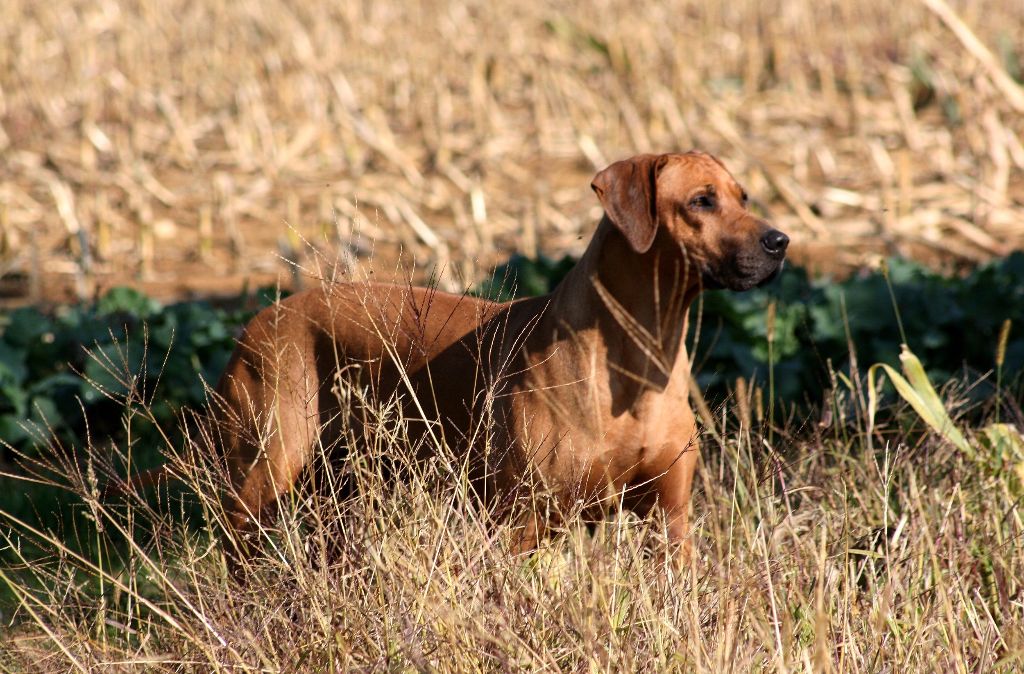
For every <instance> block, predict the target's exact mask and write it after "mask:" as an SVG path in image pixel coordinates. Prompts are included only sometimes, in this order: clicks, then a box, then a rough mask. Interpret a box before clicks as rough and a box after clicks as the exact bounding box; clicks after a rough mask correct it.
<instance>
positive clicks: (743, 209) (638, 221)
mask: <svg viewBox="0 0 1024 674" xmlns="http://www.w3.org/2000/svg"><path fill="white" fill-rule="evenodd" d="M591 187H593V188H594V191H595V192H596V193H597V197H598V199H600V200H601V205H602V206H604V210H605V213H606V214H607V216H608V219H609V220H611V222H612V224H614V225H615V226H616V227H617V228H618V229H619V231H620V232H622V234H623V235H624V236H625V237H626V240H627V241H628V242H629V245H630V246H631V247H632V248H633V250H634V251H636V252H637V253H640V254H643V253H646V252H648V251H649V250H651V248H652V246H654V245H655V242H656V241H658V242H659V245H664V246H668V247H670V248H671V249H674V250H679V251H681V252H682V255H683V256H684V259H685V260H686V261H687V262H688V264H689V265H690V266H689V268H691V269H696V270H698V271H699V272H700V275H701V278H702V282H703V287H705V288H729V289H730V290H749V289H750V288H753V287H755V286H760V285H763V284H765V283H768V282H769V281H771V280H772V279H774V278H775V276H776V275H778V273H779V271H780V270H781V269H782V264H783V261H784V260H785V257H786V247H787V246H788V245H789V237H788V236H786V235H785V234H783V233H782V232H780V231H779V230H777V229H775V228H773V227H772V226H771V225H769V224H768V223H767V222H765V221H764V220H762V219H761V218H759V217H757V216H756V215H754V214H753V213H751V212H750V211H749V210H747V193H746V192H745V191H744V190H743V188H742V187H740V185H739V183H737V182H736V180H735V178H733V177H732V175H731V174H730V173H729V171H728V170H727V169H726V168H725V166H724V165H723V164H722V162H720V161H718V160H717V159H715V158H714V157H712V156H711V155H709V154H705V153H703V152H687V153H686V154H662V155H640V156H637V157H633V158H631V159H626V160H623V161H619V162H615V163H614V164H612V165H611V166H609V167H608V168H606V169H605V170H603V171H601V172H600V173H598V174H597V176H596V177H595V178H594V182H593V183H591Z"/></svg>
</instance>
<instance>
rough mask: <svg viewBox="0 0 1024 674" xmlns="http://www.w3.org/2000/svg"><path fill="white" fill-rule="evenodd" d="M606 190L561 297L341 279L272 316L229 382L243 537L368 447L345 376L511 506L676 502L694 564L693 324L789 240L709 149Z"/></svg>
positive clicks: (223, 384) (758, 275) (645, 162)
mask: <svg viewBox="0 0 1024 674" xmlns="http://www.w3.org/2000/svg"><path fill="white" fill-rule="evenodd" d="M593 188H594V190H595V192H596V193H597V195H598V197H599V199H600V200H601V203H602V205H603V207H604V209H605V217H603V218H602V220H601V222H600V223H599V224H598V227H597V231H596V233H595V234H594V237H593V239H592V241H591V243H590V245H589V246H588V248H587V250H586V252H585V253H584V255H583V256H582V258H581V259H580V261H579V263H578V264H577V265H576V266H575V267H574V268H573V269H572V270H571V271H570V272H569V274H568V275H567V277H566V278H565V279H564V280H563V281H562V283H561V284H560V285H559V286H558V287H557V288H556V289H555V290H554V292H552V293H551V294H550V295H547V296H544V297H535V298H529V299H521V300H516V301H513V302H509V303H494V302H489V301H486V300H482V299H476V298H472V297H465V296H458V295H451V294H447V293H443V292H439V291H436V290H431V289H423V288H408V287H402V286H396V285H383V284H370V283H340V284H333V285H325V286H324V287H323V288H319V289H316V290H310V291H307V292H303V293H299V294H296V295H293V296H292V297H289V298H287V299H285V300H283V301H281V302H280V303H279V304H277V305H275V306H273V307H271V308H268V309H266V310H264V311H263V312H261V313H260V314H259V315H257V316H256V317H255V318H254V319H253V320H252V321H251V322H250V323H249V325H248V326H247V327H246V329H245V331H244V334H243V335H242V337H241V339H240V343H239V346H238V348H237V349H236V351H235V354H234V355H233V357H232V359H231V361H230V363H229V365H228V367H227V370H226V372H225V373H224V376H223V377H222V379H221V381H220V384H219V385H218V392H219V394H220V395H221V396H222V397H223V402H224V403H225V404H226V407H225V408H224V409H222V411H221V413H220V415H219V416H220V418H221V420H222V421H227V419H228V418H229V417H230V418H231V419H233V420H234V421H233V423H225V424H224V428H225V429H227V430H226V431H225V433H224V435H225V444H226V447H225V452H226V458H227V460H228V465H229V469H230V471H231V480H232V485H231V487H232V489H231V490H230V492H229V494H230V495H229V498H228V501H227V505H228V510H229V514H230V517H231V523H232V526H233V527H234V528H236V529H237V530H238V532H239V533H246V532H248V531H250V530H251V529H252V527H253V526H254V524H255V523H256V522H257V521H258V520H259V518H260V517H261V516H262V515H263V514H264V513H265V512H267V510H268V509H269V508H270V506H272V505H273V504H274V503H275V502H276V500H277V499H278V498H279V497H280V496H281V495H282V494H283V493H285V492H286V491H288V490H290V489H291V488H292V487H293V485H294V484H295V482H296V480H297V479H298V478H299V476H300V475H301V474H302V472H303V471H304V470H306V469H307V468H308V466H309V464H310V461H311V458H312V457H313V455H314V453H315V449H316V447H317V446H318V443H322V445H323V446H325V447H331V446H333V445H336V444H337V440H338V435H339V424H338V419H340V418H341V417H340V416H339V415H340V414H344V415H347V416H346V417H345V419H346V420H347V421H348V422H349V423H351V424H354V425H355V426H356V427H357V428H359V429H360V432H364V433H365V432H370V431H369V429H368V428H365V427H364V426H365V425H364V424H363V419H362V416H361V410H360V409H358V406H357V405H356V404H355V403H351V402H346V403H342V402H340V401H341V400H345V398H344V397H339V395H338V391H337V388H336V384H337V380H338V373H339V372H340V373H343V375H344V376H345V377H347V378H348V379H349V380H350V381H351V382H352V383H354V384H356V385H358V386H361V387H364V388H366V389H367V390H370V391H372V392H373V396H374V397H375V398H377V399H382V400H386V399H388V398H389V397H390V396H394V395H396V394H397V395H400V396H402V399H403V401H404V408H403V409H404V413H405V415H406V416H407V418H409V419H411V420H414V434H415V435H417V436H419V437H422V436H424V435H427V434H433V438H431V440H430V441H427V442H423V443H421V444H420V446H421V447H423V448H424V449H423V450H421V451H422V453H423V454H429V453H430V452H431V451H432V449H431V448H433V447H436V446H437V445H436V441H437V440H439V439H440V438H442V437H443V442H445V443H446V444H447V445H448V446H449V447H450V448H451V449H452V450H454V451H456V452H457V453H459V454H460V455H462V456H466V453H469V456H468V457H467V458H469V459H470V460H469V462H468V465H469V466H470V470H471V479H472V482H473V485H474V487H475V488H476V490H477V491H478V493H480V494H481V495H484V496H485V498H487V499H488V500H491V501H493V502H495V503H496V504H497V505H498V506H499V510H501V509H502V508H501V505H502V503H509V502H511V501H512V500H513V499H514V498H516V497H519V496H522V495H523V492H522V489H521V487H523V485H526V484H543V485H544V487H545V491H546V492H547V493H548V494H553V495H554V496H555V497H556V498H560V499H562V500H563V501H566V502H572V501H575V500H576V499H585V500H586V499H593V500H597V501H600V500H601V499H602V498H608V497H609V496H614V499H615V501H616V502H623V503H624V504H625V505H626V506H627V507H629V508H631V509H633V510H635V511H637V512H640V513H646V512H648V511H650V510H651V508H652V507H653V506H655V505H658V506H660V507H661V508H662V509H664V511H665V513H666V517H667V525H668V534H669V536H670V538H671V539H672V540H673V541H676V542H678V543H680V544H681V546H680V547H681V548H682V549H688V547H689V542H688V540H687V539H688V531H689V527H688V508H689V501H690V490H691V485H692V481H693V475H694V470H695V467H696V464H697V456H698V444H697V430H696V426H695V421H694V415H693V412H692V411H691V409H690V406H689V402H688V396H689V389H688V387H689V385H690V362H689V360H688V357H687V353H686V348H685V344H684V338H685V317H686V313H687V309H688V307H689V305H690V303H691V302H692V301H693V299H694V298H695V297H696V296H697V294H698V293H699V292H700V291H701V290H702V289H703V288H705V287H708V286H709V285H710V286H714V287H726V288H732V289H736V290H745V289H747V288H750V287H753V286H754V285H757V284H759V283H762V282H764V281H765V280H767V279H770V278H771V277H773V276H774V275H775V273H777V272H778V270H779V268H780V267H781V265H782V259H783V256H784V252H785V245H786V243H787V242H788V239H786V238H785V235H783V234H781V232H777V231H776V230H773V229H771V228H770V226H769V225H768V224H767V223H765V222H764V221H763V220H761V219H760V218H758V217H756V216H754V215H753V214H752V213H750V212H749V211H748V210H747V209H746V203H745V201H746V196H745V194H744V192H743V190H742V189H741V188H740V186H739V185H738V184H737V183H736V181H735V180H734V179H733V177H732V176H731V175H730V174H729V172H728V171H727V170H726V169H725V167H724V166H723V165H722V164H721V163H720V162H719V161H718V160H717V159H714V158H713V157H711V156H709V155H706V154H704V153H700V152H689V153H686V154H667V155H657V156H655V155H641V156H638V157H634V158H632V159H628V160H625V161H621V162H617V163H615V164H613V165H611V166H610V167H608V168H607V169H605V170H604V171H602V172H601V173H599V174H598V175H597V176H596V177H595V179H594V182H593ZM773 237H774V238H773ZM769 244H771V245H769ZM403 373H404V374H403ZM413 393H415V401H418V402H414V396H413V395H412V394H413ZM345 405H347V406H348V408H347V409H342V407H343V406H345ZM417 419H419V420H422V419H427V420H434V421H436V420H440V422H441V423H440V424H435V425H429V426H428V425H427V424H423V423H419V424H415V420H417ZM261 431H263V433H262V435H263V436H264V440H262V441H261V440H259V439H258V438H259V437H260V435H261ZM336 451H338V452H343V451H345V450H344V449H337V450H336ZM348 451H358V448H350V449H348ZM538 481H539V482H538ZM527 503H528V509H529V504H530V503H531V502H530V501H527ZM540 512H550V511H549V510H548V509H541V508H539V507H538V508H536V509H535V510H534V513H535V516H533V517H531V516H526V517H525V518H524V519H522V520H520V521H519V526H518V528H517V532H518V536H519V539H518V540H519V547H520V548H522V549H530V548H532V547H533V546H534V545H536V543H537V540H538V537H540V536H542V535H543V534H544V530H545V529H546V527H547V525H548V524H550V519H549V517H548V516H545V517H541V516H540V514H539V513H540Z"/></svg>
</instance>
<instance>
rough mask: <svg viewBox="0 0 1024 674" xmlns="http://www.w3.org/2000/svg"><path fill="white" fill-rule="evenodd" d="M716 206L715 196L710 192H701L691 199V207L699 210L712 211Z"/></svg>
mask: <svg viewBox="0 0 1024 674" xmlns="http://www.w3.org/2000/svg"><path fill="white" fill-rule="evenodd" d="M714 207H715V198H714V197H713V196H712V195H710V194H701V195H698V196H696V197H694V198H693V199H690V208H692V209H694V210H698V211H710V210H712V209H713V208H714Z"/></svg>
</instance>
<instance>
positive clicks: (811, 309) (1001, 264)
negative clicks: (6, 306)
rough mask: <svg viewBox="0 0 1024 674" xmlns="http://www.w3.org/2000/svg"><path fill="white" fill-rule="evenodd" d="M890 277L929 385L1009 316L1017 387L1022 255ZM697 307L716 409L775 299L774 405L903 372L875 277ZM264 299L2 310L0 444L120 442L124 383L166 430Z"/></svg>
mask: <svg viewBox="0 0 1024 674" xmlns="http://www.w3.org/2000/svg"><path fill="white" fill-rule="evenodd" d="M573 264H574V261H573V260H572V259H571V258H569V257H564V258H562V259H560V260H557V261H555V260H550V259H547V258H543V257H542V258H539V259H535V260H531V259H527V258H525V257H521V256H515V257H513V258H511V259H510V260H509V262H508V263H506V264H505V265H502V266H500V267H498V268H497V269H496V270H495V271H494V273H493V274H492V276H491V278H490V279H488V280H487V281H485V282H484V283H483V284H481V286H480V287H479V288H478V289H477V292H478V294H481V295H485V296H488V297H493V298H497V299H509V298H511V297H514V296H526V295H537V294H543V293H547V292H550V291H551V290H552V289H553V288H554V286H555V285H557V283H558V282H559V281H560V280H561V279H562V277H564V276H565V274H566V273H567V272H568V271H569V269H571V268H572V266H573ZM889 271H890V276H891V279H892V283H893V290H894V293H895V296H896V302H897V304H898V305H899V307H900V308H901V311H902V313H903V321H904V325H905V328H906V331H907V335H908V339H909V342H910V343H909V344H908V346H909V347H910V348H911V349H912V350H913V352H914V353H916V354H918V355H919V356H920V358H921V360H922V361H923V363H924V364H925V365H926V366H927V368H928V372H929V374H930V375H931V377H932V378H933V379H934V380H937V381H942V380H945V379H948V378H950V377H951V376H953V375H955V374H957V373H964V372H965V370H964V368H966V372H967V373H970V374H974V375H977V374H980V373H983V372H987V371H989V370H990V369H991V368H992V366H993V362H994V351H995V345H996V342H997V339H998V334H999V329H1000V327H1001V324H1002V322H1003V320H1004V319H1007V318H1009V319H1010V320H1011V321H1012V322H1013V326H1014V328H1013V329H1012V330H1011V334H1010V340H1009V343H1008V345H1007V350H1006V361H1005V365H1004V374H1005V376H1006V378H1007V380H1009V381H1011V382H1012V381H1013V378H1014V376H1015V375H1018V374H1019V373H1020V372H1021V371H1022V370H1024V253H1015V254H1013V255H1011V256H1009V257H1007V258H1005V259H1003V260H1000V261H997V262H993V263H991V264H988V265H985V266H982V267H979V268H978V269H976V270H974V271H973V272H971V273H970V274H969V275H967V276H966V277H963V278H959V277H947V276H942V275H940V274H936V273H934V272H931V271H928V270H927V269H925V268H923V267H921V266H920V265H917V264H914V263H912V262H906V261H901V260H892V261H890V262H889ZM702 298H703V300H702V302H700V303H698V305H699V306H694V308H693V311H694V312H695V313H694V316H693V319H694V320H692V321H691V323H692V324H693V325H696V324H697V320H696V318H697V313H696V312H698V311H700V322H699V323H700V333H699V334H696V333H691V335H690V343H691V344H693V343H694V340H696V347H695V348H694V349H693V350H692V351H693V357H694V362H695V365H696V370H697V374H698V380H699V381H700V383H701V385H702V386H703V387H704V390H705V391H706V392H707V393H708V394H709V395H710V398H711V400H713V401H714V400H715V399H716V398H717V399H721V397H722V396H724V395H725V394H726V393H727V390H728V387H729V386H731V385H732V383H733V382H734V381H735V379H736V378H737V377H744V378H746V379H748V380H749V379H751V378H753V379H754V380H755V381H758V382H762V383H763V382H766V381H767V375H768V345H767V330H766V324H765V310H766V307H767V305H768V303H769V302H770V301H775V302H776V320H775V337H774V339H775V343H774V345H773V352H774V357H775V364H774V367H775V382H776V394H777V396H778V397H779V398H780V399H781V400H784V401H790V402H799V403H809V404H816V403H820V402H821V400H822V397H823V396H824V395H825V391H826V389H827V387H828V385H829V382H830V376H829V371H828V363H829V362H831V364H832V366H833V368H834V369H835V370H837V371H846V372H847V373H848V372H849V370H850V354H851V345H852V347H853V353H855V354H856V356H857V358H858V359H859V361H860V362H861V363H863V364H871V363H875V362H888V363H890V364H892V365H898V363H897V361H896V358H897V357H898V355H899V353H900V342H901V340H900V336H899V330H898V328H897V325H896V320H895V316H894V314H893V311H892V302H891V299H890V297H889V291H888V288H887V287H886V282H885V279H884V278H883V276H882V275H881V273H862V274H858V275H855V276H853V277H850V278H848V279H846V280H844V281H841V282H838V283H833V282H830V281H828V280H814V281H812V280H810V279H809V278H808V276H807V274H806V272H805V271H803V270H802V269H799V268H794V267H789V268H787V269H786V270H785V271H784V273H783V274H782V275H781V277H780V279H779V281H777V282H776V283H774V284H772V286H770V287H768V288H764V289H759V290H753V291H751V292H747V293H732V292H727V291H715V292H708V293H705V294H704V295H703V296H702ZM273 300H274V293H272V292H260V293H257V294H256V296H255V297H254V298H251V299H250V300H249V301H248V304H249V307H248V308H247V309H224V308H218V307H215V306H213V305H211V304H209V303H207V302H183V303H180V304H172V305H169V306H162V305H161V304H160V303H159V302H157V301H155V300H153V299H151V298H148V297H146V296H144V295H142V294H141V293H139V292H137V291H135V290H131V289H128V288H115V289H113V290H111V291H110V292H108V293H107V294H106V295H105V296H103V297H102V298H101V299H100V300H99V302H97V303H96V304H95V305H91V306H76V307H68V308H63V309H61V310H59V311H58V312H56V313H55V314H53V315H51V314H46V313H43V312H41V311H39V310H37V309H32V308H25V309H17V310H15V311H12V312H10V313H9V314H7V315H6V316H5V317H3V318H0V330H2V333H0V440H3V441H4V442H5V443H7V444H9V445H11V446H13V447H15V448H17V449H19V450H28V451H31V449H32V448H33V447H34V446H35V445H36V444H38V443H40V442H45V439H46V438H47V437H48V436H49V435H50V433H51V432H52V433H55V434H56V435H57V436H58V437H60V438H61V439H64V440H71V439H73V438H76V437H81V436H82V435H83V434H84V432H85V424H86V419H88V420H89V428H90V432H91V433H92V435H93V439H94V440H96V439H100V438H103V437H115V438H116V437H117V436H118V434H119V432H120V428H121V414H122V412H123V410H122V406H121V405H119V404H118V403H116V402H114V401H111V400H109V399H108V398H107V397H106V396H105V395H104V394H103V392H102V391H103V390H106V391H108V392H111V393H114V394H123V393H125V391H126V387H125V386H124V382H123V381H122V379H123V374H124V373H128V374H131V375H132V376H133V377H135V378H136V382H137V388H138V390H139V391H141V392H143V393H144V394H145V395H147V396H153V395H154V392H155V391H156V385H157V383H158V382H159V383H160V391H159V392H156V403H157V405H156V407H157V408H158V409H159V411H160V413H161V414H162V415H164V417H165V419H163V420H166V421H170V419H171V417H172V415H173V414H175V412H176V410H178V409H179V408H180V407H182V406H183V405H198V404H201V403H202V402H203V400H204V398H205V392H204V388H203V382H204V381H205V382H208V383H213V382H215V381H216V380H217V377H218V376H219V375H220V372H221V371H222V370H223V368H224V366H225V364H226V363H227V359H228V357H229V356H230V354H231V351H232V349H233V348H234V335H235V333H236V332H237V331H238V329H239V328H240V327H241V326H242V325H243V324H244V323H245V321H246V320H248V318H249V317H250V316H251V315H252V313H253V311H254V310H255V309H256V308H258V307H259V306H266V305H267V304H269V303H270V302H272V301H273ZM244 303H245V302H237V303H235V304H236V305H238V306H241V305H242V304H244ZM844 316H845V318H844ZM847 332H848V333H849V341H848V338H847ZM90 354H91V356H90ZM76 373H81V374H82V375H84V377H79V376H78V374H76Z"/></svg>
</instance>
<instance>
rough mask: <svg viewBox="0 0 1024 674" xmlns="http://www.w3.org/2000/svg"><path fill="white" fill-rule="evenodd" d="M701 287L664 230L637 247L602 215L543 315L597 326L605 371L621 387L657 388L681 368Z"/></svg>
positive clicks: (578, 328)
mask: <svg viewBox="0 0 1024 674" xmlns="http://www.w3.org/2000/svg"><path fill="white" fill-rule="evenodd" d="M699 292H700V272H699V269H698V268H697V265H696V264H688V263H687V259H686V257H685V256H684V254H683V252H682V251H681V250H679V247H678V245H677V244H675V243H674V242H673V241H672V239H671V237H670V236H669V235H668V234H667V233H666V232H659V235H658V236H656V237H655V241H654V244H653V245H652V246H651V248H650V249H649V250H648V251H647V252H646V253H639V254H638V253H636V252H635V251H634V250H633V249H632V247H631V246H630V244H629V242H628V241H627V240H626V238H625V236H623V235H622V234H621V233H620V232H619V230H618V229H617V228H616V227H615V225H613V224H612V223H611V221H610V220H609V219H608V217H607V216H605V217H603V218H602V219H601V222H600V224H599V225H598V227H597V231H596V233H595V234H594V237H593V239H592V240H591V242H590V245H589V246H588V247H587V250H586V251H585V252H584V254H583V256H582V257H581V258H580V261H579V263H578V264H577V265H576V266H575V267H574V268H573V269H572V271H571V272H570V273H569V275H568V276H567V277H566V279H565V281H563V282H562V283H561V284H560V285H559V287H558V288H556V289H555V291H554V293H552V296H551V305H550V307H549V311H548V312H546V313H547V316H546V318H547V319H548V320H551V321H554V322H556V323H557V324H559V327H560V329H561V330H565V329H566V328H568V329H569V330H571V331H575V332H577V333H583V332H584V331H586V330H596V331H598V332H599V333H600V335H601V340H600V342H601V343H602V344H603V345H604V348H605V352H604V353H603V354H602V355H603V356H604V357H605V359H606V360H607V362H608V371H609V377H610V378H611V379H613V380H616V379H618V380H620V383H621V384H622V385H623V386H627V384H626V380H629V381H630V382H632V383H631V384H628V388H631V389H633V390H636V391H637V392H638V393H639V392H640V391H641V390H646V389H650V388H654V389H662V388H664V386H665V384H666V383H667V381H668V377H669V375H670V374H671V373H673V372H676V373H678V372H680V371H681V370H682V369H686V370H687V371H688V368H689V364H688V362H687V355H686V347H685V337H686V335H685V330H686V317H687V313H688V310H689V307H690V304H691V303H692V301H693V300H694V298H696V296H697V294H698V293H699Z"/></svg>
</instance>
